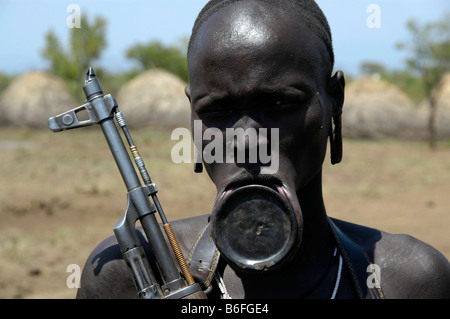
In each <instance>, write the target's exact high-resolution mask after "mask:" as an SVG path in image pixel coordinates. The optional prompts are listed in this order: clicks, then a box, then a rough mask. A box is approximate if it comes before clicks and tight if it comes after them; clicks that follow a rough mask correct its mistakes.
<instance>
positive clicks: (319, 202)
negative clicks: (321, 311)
mask: <svg viewBox="0 0 450 319" xmlns="http://www.w3.org/2000/svg"><path fill="white" fill-rule="evenodd" d="M321 182H322V181H321V174H318V175H317V176H316V177H315V178H314V180H312V181H311V183H309V184H308V186H307V187H305V188H304V189H302V190H300V191H299V192H297V196H298V198H299V201H300V205H301V209H302V214H303V223H304V224H303V233H302V242H301V245H300V248H299V250H298V252H297V254H296V255H295V256H294V257H293V259H292V261H291V262H290V263H289V264H288V265H286V266H284V267H283V269H280V270H274V271H273V272H270V273H267V274H262V275H248V274H241V273H240V274H237V273H236V275H237V276H238V277H239V278H240V280H241V284H242V287H240V289H239V290H240V292H241V293H243V294H244V295H243V296H242V297H246V298H249V297H255V298H264V297H270V296H273V293H274V292H276V293H277V294H278V296H279V297H283V296H282V294H283V293H286V296H289V297H290V298H292V297H293V294H294V296H299V297H301V296H305V295H307V294H309V292H312V291H314V290H315V289H314V288H317V289H319V290H320V288H319V287H322V285H323V291H324V293H325V294H327V293H331V291H329V290H330V289H331V288H330V289H328V286H329V285H328V283H327V280H326V278H327V274H328V273H329V272H330V263H331V260H332V258H333V250H334V241H333V239H332V236H331V234H330V231H329V225H328V219H327V215H326V211H325V205H324V202H323V197H322V186H321ZM225 275H226V274H225ZM322 279H324V281H323V283H322V284H320V285H319V283H320V282H321V281H322ZM330 279H332V276H331V277H330ZM316 286H317V287H316ZM325 287H326V288H325ZM230 293H231V294H232V295H233V293H232V292H230ZM236 293H237V292H236Z"/></svg>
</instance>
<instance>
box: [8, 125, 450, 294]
mask: <svg viewBox="0 0 450 319" xmlns="http://www.w3.org/2000/svg"><path fill="white" fill-rule="evenodd" d="M170 132H171V131H170V130H167V131H152V130H135V131H133V132H132V134H133V137H134V139H135V142H136V144H137V145H138V147H139V149H140V152H141V155H142V157H143V158H144V159H145V161H146V165H147V167H148V169H149V171H150V174H151V176H152V179H153V181H154V182H155V183H156V184H157V185H158V188H159V199H160V201H161V203H162V205H163V207H164V209H165V212H166V214H167V217H168V218H169V219H171V220H173V219H178V218H183V217H188V216H193V215H199V214H203V213H207V212H208V211H209V210H210V208H211V206H212V202H213V199H214V197H215V188H214V186H213V185H212V184H211V183H210V181H209V179H208V177H207V176H206V174H205V173H204V174H195V173H193V170H192V164H174V163H173V162H172V161H171V158H170V151H171V148H172V146H173V145H174V144H175V143H176V142H175V141H171V140H170ZM0 163H1V165H0V176H1V177H0V178H1V183H0V298H27V299H31V298H36V299H41V298H50V299H52V298H73V297H74V296H75V294H76V291H75V289H71V288H68V286H67V282H66V281H67V278H68V276H69V275H70V274H71V273H70V272H67V267H68V266H69V265H72V264H76V265H79V266H80V267H83V265H84V262H85V260H86V258H87V256H88V255H89V253H90V252H91V251H92V249H93V248H94V247H95V246H96V245H97V244H98V242H99V241H101V240H102V239H103V238H105V237H107V236H110V235H112V234H113V233H112V229H113V227H114V225H115V224H116V222H117V221H118V220H119V219H120V217H121V216H122V214H123V212H124V210H125V205H126V189H125V186H124V184H123V182H122V180H121V178H120V174H119V172H118V170H117V167H116V166H115V163H114V161H113V159H112V156H111V153H110V152H109V149H108V147H107V145H106V142H105V140H104V137H103V135H102V133H101V130H100V128H99V127H98V126H96V127H92V128H84V129H79V130H74V131H68V132H62V133H51V132H49V131H32V130H28V129H16V130H12V129H1V130H0ZM449 191H450V143H449V142H441V143H440V144H439V146H438V148H437V150H435V151H430V150H429V149H428V147H427V145H426V144H425V143H424V142H404V141H356V140H346V141H345V143H344V160H343V162H342V163H341V164H339V165H335V166H331V164H329V161H328V160H327V161H326V163H325V167H324V196H325V201H326V206H327V210H328V213H329V215H330V216H333V217H336V218H341V219H344V220H348V221H351V222H355V223H361V224H364V225H368V226H372V227H376V228H379V229H382V230H385V231H388V232H393V233H408V234H410V235H413V236H415V237H417V238H419V239H421V240H423V241H425V242H427V243H429V244H430V245H432V246H434V247H436V248H437V249H438V250H440V251H441V252H442V253H443V254H444V255H445V256H446V257H447V258H450V214H449V213H450V196H449V195H450V193H449Z"/></svg>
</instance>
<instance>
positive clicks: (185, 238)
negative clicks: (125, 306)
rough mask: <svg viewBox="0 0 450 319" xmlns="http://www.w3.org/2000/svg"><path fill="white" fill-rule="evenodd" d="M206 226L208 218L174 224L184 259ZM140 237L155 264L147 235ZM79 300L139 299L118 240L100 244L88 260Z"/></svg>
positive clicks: (178, 221) (148, 255)
mask: <svg viewBox="0 0 450 319" xmlns="http://www.w3.org/2000/svg"><path fill="white" fill-rule="evenodd" d="M207 223H208V216H207V215H203V216H197V217H192V218H187V219H181V220H177V221H173V222H171V225H172V228H173V230H174V233H175V235H176V237H177V239H178V241H179V244H180V247H181V249H182V251H183V253H184V254H185V256H186V254H187V253H188V252H189V250H190V249H191V247H192V246H193V244H194V243H195V240H196V238H197V237H198V236H199V234H200V232H201V231H202V229H203V228H204V227H205V226H206V224H207ZM137 234H138V238H139V240H140V242H141V245H142V246H143V247H144V250H145V252H146V255H147V257H148V259H149V261H150V264H153V263H154V258H153V255H152V252H151V249H150V247H149V245H148V242H147V240H146V237H145V234H144V232H143V231H142V230H141V229H140V228H138V232H137ZM77 298H137V294H136V289H135V286H134V282H133V278H132V276H131V273H130V271H129V269H128V267H127V265H126V263H125V261H124V260H123V258H122V253H121V251H120V248H119V245H118V243H117V240H116V238H115V236H110V237H108V238H106V239H104V240H103V241H102V242H100V244H98V245H97V247H95V249H94V250H93V251H92V252H91V254H90V255H89V257H88V258H87V260H86V263H85V265H84V268H83V272H82V275H81V281H80V288H79V289H78V292H77Z"/></svg>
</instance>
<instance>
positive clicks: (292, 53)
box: [188, 1, 327, 86]
mask: <svg viewBox="0 0 450 319" xmlns="http://www.w3.org/2000/svg"><path fill="white" fill-rule="evenodd" d="M326 56H327V54H326V48H325V45H324V44H323V42H322V41H321V40H320V39H319V38H318V37H317V36H316V35H315V34H314V33H313V32H312V31H311V30H310V29H309V27H307V26H306V25H305V24H304V23H303V22H302V21H301V19H300V18H299V17H298V16H295V15H293V14H291V13H289V12H286V10H283V9H280V8H277V7H275V6H272V5H269V4H265V3H260V2H253V1H243V2H237V3H234V4H231V5H229V6H227V7H224V8H221V9H220V10H218V11H217V12H215V13H214V14H213V15H212V16H211V17H209V18H208V19H207V20H206V21H205V22H204V23H203V24H202V26H201V27H200V29H199V30H198V32H197V35H196V37H195V39H193V43H192V45H191V50H190V53H189V60H188V63H189V73H190V82H191V86H192V85H193V84H194V85H195V84H196V83H197V82H201V81H207V80H208V79H209V78H214V77H219V75H220V76H221V77H222V79H223V80H227V79H230V78H232V79H230V80H233V81H235V80H236V78H243V77H249V78H251V79H254V78H255V77H259V80H260V81H269V82H270V81H271V80H273V81H276V80H279V79H277V77H279V76H284V77H286V76H287V77H292V76H294V77H295V76H297V77H302V78H303V80H304V81H310V82H316V81H320V80H322V78H323V74H324V65H325V64H326V63H324V62H326V61H324V59H326ZM263 77H264V80H263V79H262V78H263ZM200 79H201V81H200ZM211 80H213V81H216V80H218V79H211ZM247 80H248V79H247ZM219 82H220V81H219ZM222 82H223V81H222Z"/></svg>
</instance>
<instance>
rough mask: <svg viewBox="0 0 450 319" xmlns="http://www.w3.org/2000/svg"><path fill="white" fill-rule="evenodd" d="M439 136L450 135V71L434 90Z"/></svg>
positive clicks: (437, 133)
mask: <svg viewBox="0 0 450 319" xmlns="http://www.w3.org/2000/svg"><path fill="white" fill-rule="evenodd" d="M434 98H435V99H436V135H437V138H449V137H450V73H447V74H445V75H444V76H443V77H442V80H441V81H440V82H439V84H438V86H437V87H436V89H435V91H434Z"/></svg>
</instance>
